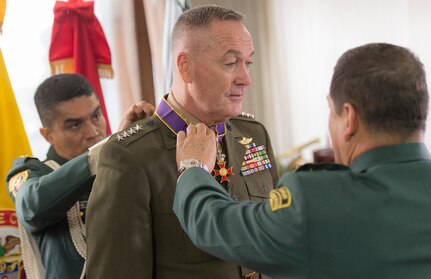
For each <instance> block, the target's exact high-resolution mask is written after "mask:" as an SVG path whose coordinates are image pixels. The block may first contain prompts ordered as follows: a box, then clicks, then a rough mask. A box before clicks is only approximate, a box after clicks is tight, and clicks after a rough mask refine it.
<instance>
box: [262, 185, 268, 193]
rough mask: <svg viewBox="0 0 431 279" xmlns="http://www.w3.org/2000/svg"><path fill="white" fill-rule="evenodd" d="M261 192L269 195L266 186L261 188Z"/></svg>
mask: <svg viewBox="0 0 431 279" xmlns="http://www.w3.org/2000/svg"><path fill="white" fill-rule="evenodd" d="M263 192H264V193H266V194H268V193H269V189H268V186H266V185H265V186H263Z"/></svg>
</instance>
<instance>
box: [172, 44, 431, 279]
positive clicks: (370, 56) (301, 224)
mask: <svg viewBox="0 0 431 279" xmlns="http://www.w3.org/2000/svg"><path fill="white" fill-rule="evenodd" d="M328 103H329V107H330V116H329V130H330V134H331V138H332V143H333V147H334V151H335V159H336V162H337V163H339V164H322V165H313V164H308V165H304V166H303V167H301V168H300V169H298V170H297V171H296V172H291V173H288V174H286V175H284V176H283V177H282V178H281V179H280V182H279V184H278V188H276V189H274V190H273V191H272V192H271V194H270V199H269V200H268V201H267V202H261V203H256V202H243V203H237V202H235V201H234V200H232V199H231V198H230V196H229V195H228V194H227V193H226V191H225V189H224V188H223V187H222V186H221V185H219V183H217V181H216V180H214V179H213V178H212V177H211V175H210V174H208V172H207V171H206V170H204V169H203V168H200V167H196V166H193V167H191V166H190V167H186V168H185V170H184V172H183V173H182V174H181V176H180V178H179V179H178V184H177V190H176V195H175V201H174V211H175V213H176V214H177V216H178V218H179V220H180V222H181V225H182V227H183V228H184V230H185V231H186V232H187V234H188V235H189V237H190V239H191V240H192V241H193V243H194V244H195V245H196V246H197V247H199V248H201V249H202V250H203V251H206V252H207V253H210V254H212V255H214V256H216V257H219V258H221V259H224V260H227V261H232V262H235V263H237V264H241V265H243V266H246V267H249V268H253V269H255V270H258V271H261V272H263V273H265V274H268V275H270V276H272V277H273V278H274V279H276V278H349V279H356V278H358V279H359V278H361V279H362V278H367V279H372V278H376V279H377V278H378V279H382V278H390V279H396V278H415V279H418V278H421V279H425V278H431V218H430V216H431V157H430V154H429V152H428V150H427V148H426V146H425V145H424V143H423V139H424V131H425V122H426V118H427V112H428V90H427V84H426V80H425V71H424V69H423V65H422V63H421V62H420V61H419V59H418V58H417V57H416V56H415V55H414V54H413V53H411V52H410V51H409V50H407V49H405V48H402V47H399V46H394V45H390V44H384V43H379V44H368V45H364V46H360V47H357V48H354V49H351V50H349V51H347V52H346V53H344V54H343V55H342V56H341V58H340V59H339V60H338V63H337V65H336V66H335V70H334V74H333V77H332V83H331V88H330V94H329V96H328ZM215 153H216V149H215V146H214V134H213V132H212V131H211V130H208V129H207V128H206V127H205V126H202V125H197V126H189V127H188V129H187V137H186V136H185V134H184V133H180V134H178V143H177V160H178V163H179V164H181V162H182V161H183V160H191V159H194V160H195V161H196V162H197V163H196V165H198V166H199V165H202V166H206V167H207V168H208V170H211V169H212V167H213V165H214V163H213V160H214V157H215ZM199 162H200V163H199Z"/></svg>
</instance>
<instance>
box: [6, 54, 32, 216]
mask: <svg viewBox="0 0 431 279" xmlns="http://www.w3.org/2000/svg"><path fill="white" fill-rule="evenodd" d="M0 131H1V134H0V162H1V164H0V181H1V182H0V208H15V206H14V204H13V202H12V200H11V199H10V197H9V194H8V193H7V190H6V174H7V172H8V170H9V169H10V168H11V166H12V163H13V160H14V159H15V158H16V157H19V156H21V155H29V156H30V155H31V149H30V145H29V143H28V139H27V135H26V133H25V130H24V125H23V123H22V120H21V115H20V113H19V110H18V107H17V104H16V101H15V96H14V94H13V91H12V86H11V84H10V81H9V76H8V74H7V71H6V65H5V63H4V59H3V54H2V52H1V49H0Z"/></svg>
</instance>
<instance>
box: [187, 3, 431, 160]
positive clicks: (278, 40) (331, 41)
mask: <svg viewBox="0 0 431 279" xmlns="http://www.w3.org/2000/svg"><path fill="white" fill-rule="evenodd" d="M192 3H193V5H194V6H195V5H198V4H208V3H214V4H219V5H223V6H226V7H231V8H234V9H236V10H238V11H240V12H242V13H244V14H245V15H246V18H247V20H246V25H247V27H248V29H249V31H250V33H251V34H252V36H253V42H254V46H255V49H256V54H255V56H256V57H255V63H254V66H253V73H252V79H253V84H252V85H251V87H250V90H249V92H248V96H247V100H246V102H245V108H244V109H245V110H248V111H249V112H251V113H254V114H255V115H256V116H257V118H258V119H259V120H260V121H262V122H263V123H264V124H265V126H266V127H267V128H268V130H269V133H270V135H271V138H272V142H273V146H274V148H275V151H276V153H277V154H280V153H282V152H284V151H286V150H289V149H291V148H292V147H294V146H297V145H300V144H302V143H304V142H306V141H308V140H310V139H312V138H315V137H319V138H320V139H321V144H320V146H325V145H328V144H329V134H328V129H327V118H328V106H327V104H326V96H327V94H328V91H329V84H330V79H331V76H332V70H333V67H334V65H335V63H336V61H337V59H338V57H339V56H340V55H341V54H342V53H343V52H344V51H346V50H347V49H350V48H353V47H356V46H359V45H362V44H366V43H371V42H387V43H393V44H398V45H401V46H405V47H407V48H410V49H411V50H412V51H413V52H415V53H416V54H417V55H418V56H419V57H420V59H421V61H422V62H423V63H424V65H425V69H427V70H428V72H429V73H430V72H431V51H430V49H431V39H430V38H431V37H430V36H429V34H431V30H430V29H431V19H430V17H429V15H430V14H431V1H427V0H380V1H374V0H350V1H345V0H325V1H319V0H302V1H297V0H265V1H259V0H220V1H205V0H193V1H192ZM427 78H428V82H431V80H430V75H429V74H428V77H427ZM428 123H429V124H428V130H430V129H431V121H428ZM426 142H427V144H428V145H429V146H431V133H430V132H427V134H426ZM317 147H318V146H314V148H317ZM306 155H307V154H306ZM308 156H309V157H310V154H308Z"/></svg>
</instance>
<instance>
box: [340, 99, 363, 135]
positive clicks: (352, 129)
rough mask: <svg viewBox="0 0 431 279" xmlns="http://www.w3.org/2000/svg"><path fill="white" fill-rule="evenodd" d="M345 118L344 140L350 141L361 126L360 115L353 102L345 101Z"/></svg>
mask: <svg viewBox="0 0 431 279" xmlns="http://www.w3.org/2000/svg"><path fill="white" fill-rule="evenodd" d="M343 118H344V131H343V138H344V140H345V141H346V142H347V141H350V140H351V139H352V137H353V136H354V135H355V134H356V133H357V131H358V126H359V115H358V113H357V111H356V110H355V108H354V107H353V106H352V104H349V103H345V104H344V105H343Z"/></svg>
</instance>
